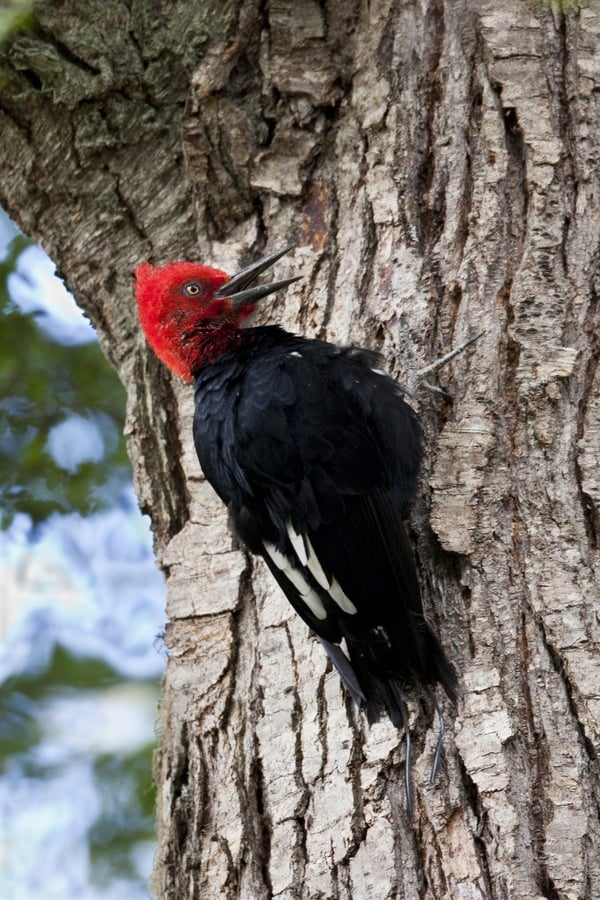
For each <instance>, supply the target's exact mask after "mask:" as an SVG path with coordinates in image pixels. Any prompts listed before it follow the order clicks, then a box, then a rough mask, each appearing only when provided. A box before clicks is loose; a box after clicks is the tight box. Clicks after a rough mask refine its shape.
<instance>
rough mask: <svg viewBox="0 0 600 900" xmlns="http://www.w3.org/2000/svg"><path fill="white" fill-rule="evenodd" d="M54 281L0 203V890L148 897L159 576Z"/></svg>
mask: <svg viewBox="0 0 600 900" xmlns="http://www.w3.org/2000/svg"><path fill="white" fill-rule="evenodd" d="M1 22H2V20H1V18H0V25H1ZM0 39H1V35H0ZM15 235H16V236H15ZM53 273H54V266H53V264H52V263H51V261H50V260H48V258H47V257H46V256H45V254H44V253H43V252H42V251H41V250H40V249H39V248H37V247H35V245H33V244H32V243H31V242H30V241H29V240H27V239H26V238H24V237H23V236H21V235H18V234H17V233H16V229H15V228H14V226H13V225H12V224H11V223H10V221H9V220H8V219H7V217H6V216H5V215H4V214H3V212H2V210H0V525H1V526H2V528H1V529H0V585H1V589H2V590H1V595H0V598H1V606H0V723H1V725H0V823H1V827H0V868H1V869H2V876H1V878H0V896H1V897H2V898H4V896H6V897H7V898H8V897H9V896H10V897H11V898H12V897H15V898H18V900H75V898H76V900H100V898H102V900H104V898H109V900H142V898H144V897H147V896H148V879H149V875H150V870H151V865H152V858H153V854H154V852H155V834H154V815H153V811H154V797H155V788H154V784H153V780H152V755H153V752H154V749H155V746H156V740H155V729H156V721H157V707H158V699H159V692H160V684H159V678H160V674H161V672H162V669H163V666H164V656H163V655H162V654H161V651H160V640H158V641H157V635H159V634H160V633H161V631H162V628H163V627H164V582H163V579H162V576H161V574H160V572H159V571H158V570H157V569H156V566H155V564H154V558H153V554H152V543H151V534H150V530H149V522H148V520H147V519H146V518H145V517H142V516H141V514H140V512H139V510H138V508H137V503H136V500H135V496H134V493H133V487H132V484H131V469H130V465H129V462H128V459H127V456H126V453H125V442H124V439H123V434H122V432H123V420H124V410H125V393H124V390H123V388H122V386H121V384H120V382H119V380H118V378H117V376H116V374H115V372H114V370H113V369H112V368H111V367H110V365H109V364H108V362H107V360H106V359H105V358H104V356H103V355H102V352H101V351H100V348H99V346H98V343H97V341H96V339H95V335H94V332H93V330H92V329H91V327H90V325H89V323H87V322H86V321H85V319H84V318H83V316H82V314H81V313H80V312H79V311H78V310H77V309H76V307H75V305H74V303H73V300H72V298H71V297H70V295H69V294H68V293H67V292H66V290H65V288H64V286H63V285H62V284H61V283H60V282H59V281H58V279H56V278H55V277H54V274H53Z"/></svg>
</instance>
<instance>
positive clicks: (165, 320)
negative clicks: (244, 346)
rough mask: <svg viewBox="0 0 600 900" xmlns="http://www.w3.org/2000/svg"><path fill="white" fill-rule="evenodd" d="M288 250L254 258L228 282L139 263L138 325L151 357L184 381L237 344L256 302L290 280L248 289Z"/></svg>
mask: <svg viewBox="0 0 600 900" xmlns="http://www.w3.org/2000/svg"><path fill="white" fill-rule="evenodd" d="M289 249H290V247H285V249H283V250H281V251H278V252H276V253H273V254H271V255H270V256H267V257H264V258H263V259H260V260H259V261H258V262H256V263H253V264H252V265H251V266H248V267H247V268H245V269H243V270H242V271H241V272H238V274H237V275H234V276H233V278H230V277H229V276H228V275H227V274H226V273H225V272H222V271H221V270H220V269H211V268H209V267H208V266H203V265H200V264H198V263H190V262H174V263H168V264H167V265H165V266H161V267H160V268H155V267H154V266H151V265H150V263H143V264H142V265H141V266H138V267H137V269H136V271H135V295H136V299H137V304H138V310H139V316H140V323H141V325H142V328H143V330H144V333H145V335H146V339H147V340H148V343H149V344H150V346H151V347H152V349H153V350H154V352H155V353H156V355H157V356H158V357H159V358H160V359H161V360H162V361H163V362H164V363H165V364H166V365H167V366H168V367H169V368H170V369H171V370H172V371H173V372H175V374H176V375H179V376H180V377H181V378H183V379H184V381H192V379H193V376H194V373H195V372H197V371H198V369H200V368H201V366H202V365H203V364H204V363H207V362H210V360H211V359H214V358H215V357H217V356H219V355H220V354H222V353H224V352H226V351H227V350H230V349H234V348H235V347H236V346H238V345H239V341H240V328H241V326H242V325H243V323H244V322H245V320H246V319H247V318H248V316H249V315H250V314H251V313H252V311H253V309H254V305H255V303H256V301H257V300H259V299H260V298H261V297H264V296H266V295H267V294H270V293H272V292H273V291H275V290H277V289H278V288H280V287H285V285H287V284H291V282H292V281H296V279H295V278H288V279H285V280H284V281H278V282H274V283H273V284H266V285H259V286H258V287H254V288H249V289H247V288H248V285H250V284H251V283H252V282H253V281H254V279H255V278H256V277H257V276H258V275H259V274H260V273H261V272H263V271H264V270H265V269H266V268H267V267H268V266H270V265H271V264H272V263H273V262H275V260H276V259H279V257H280V256H283V254H284V253H287V251H288V250H289Z"/></svg>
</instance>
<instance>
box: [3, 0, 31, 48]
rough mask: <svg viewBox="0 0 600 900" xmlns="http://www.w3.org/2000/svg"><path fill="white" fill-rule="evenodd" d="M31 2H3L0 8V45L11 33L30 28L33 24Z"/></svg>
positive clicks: (10, 0) (7, 0)
mask: <svg viewBox="0 0 600 900" xmlns="http://www.w3.org/2000/svg"><path fill="white" fill-rule="evenodd" d="M32 7H33V3H32V0H4V2H3V3H2V5H1V6H0V44H2V41H3V40H4V39H5V38H6V37H8V36H9V35H10V34H11V32H14V31H23V30H25V29H28V28H32V27H33V25H34V24H35V20H36V19H35V15H34V13H33V9H32Z"/></svg>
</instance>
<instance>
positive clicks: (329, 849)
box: [0, 0, 600, 900]
mask: <svg viewBox="0 0 600 900" xmlns="http://www.w3.org/2000/svg"><path fill="white" fill-rule="evenodd" d="M36 9H37V14H38V22H39V24H38V27H37V28H36V29H34V30H33V31H25V32H23V33H22V34H20V35H18V36H16V37H15V36H13V37H12V38H11V39H10V41H9V42H8V43H7V45H6V47H5V49H4V54H3V57H2V62H1V66H0V160H1V162H0V201H1V202H2V203H3V205H4V206H5V207H6V208H7V209H8V211H9V213H10V214H11V215H12V216H13V217H14V218H15V219H16V221H17V222H18V223H19V224H20V225H21V227H22V228H23V229H24V230H25V231H26V232H27V233H28V234H30V235H31V236H33V237H35V238H36V239H37V240H39V241H40V242H41V243H42V244H43V245H44V246H45V248H46V249H47V250H48V252H49V253H50V254H51V255H52V256H53V258H54V259H55V260H56V261H57V262H58V264H59V267H60V270H61V272H62V273H63V275H64V276H65V277H66V280H67V283H68V285H69V287H70V288H71V289H72V290H73V291H74V292H75V294H76V296H77V298H78V300H79V302H80V304H81V305H82V306H83V308H84V309H85V310H86V312H87V313H88V314H89V316H90V318H91V319H92V321H93V322H94V324H95V325H96V327H97V329H98V332H99V334H100V336H101V340H102V342H103V346H104V348H105V350H106V352H107V353H108V355H109V357H110V359H111V360H112V362H113V363H114V364H115V366H116V367H117V369H118V371H119V373H120V375H121V377H122V379H123V381H124V383H125V385H126V387H127V389H128V393H129V398H130V401H129V402H130V406H129V416H128V422H129V425H128V432H129V444H130V451H131V457H132V460H133V464H134V468H135V473H136V483H137V489H138V495H139V498H140V503H141V505H142V508H143V509H144V510H147V511H149V512H150V513H151V514H152V517H153V522H154V529H155V537H156V551H157V556H158V559H159V562H160V564H161V566H162V567H163V568H164V571H165V573H166V575H167V578H168V584H169V599H168V614H169V617H170V624H169V626H168V631H167V636H166V640H167V644H168V646H169V649H170V657H169V663H168V668H167V674H166V677H165V684H164V698H163V703H162V712H161V734H162V737H161V749H160V752H159V755H158V760H157V770H156V774H157V779H158V791H159V803H158V825H159V849H158V853H157V859H156V871H155V879H154V888H155V891H156V894H157V895H158V896H159V897H161V898H169V900H171V898H172V900H176V898H177V900H180V898H202V900H205V898H209V897H228V898H244V900H262V898H269V897H281V898H294V900H296V898H298V900H304V898H306V900H317V898H339V900H342V898H343V900H346V898H348V900H349V898H353V900H371V898H388V897H389V898H406V900H416V898H427V900H434V898H443V897H452V898H469V900H471V898H473V900H475V898H494V900H500V898H517V900H534V898H535V900H538V898H542V897H545V898H551V900H559V898H560V900H575V898H577V900H580V898H581V900H583V898H585V900H593V898H595V897H598V896H600V817H599V809H600V778H599V768H598V750H599V745H600V739H599V729H600V662H599V656H598V644H599V640H600V633H599V632H600V621H599V619H600V617H599V608H600V601H599V591H598V533H599V527H600V519H599V507H600V476H599V474H598V473H599V471H600V466H599V459H598V457H599V449H598V448H599V444H600V376H599V372H598V358H599V346H598V345H599V339H598V333H599V332H598V324H599V323H598V303H597V296H598V289H599V285H598V258H599V246H600V244H599V238H600V179H599V172H600V9H599V7H598V5H597V4H596V3H590V4H588V5H583V6H582V7H581V8H578V7H577V6H573V7H572V8H571V9H570V11H567V12H565V11H563V10H562V8H561V6H560V4H558V3H554V4H533V3H526V2H521V0H496V2H491V0H490V2H485V0H479V2H467V0H430V2H426V0H422V2H401V0H373V2H371V3H359V2H354V0H339V2H336V3H330V4H323V5H322V4H319V3H318V2H316V0H299V2H296V3H287V2H283V0H271V2H270V3H269V4H262V3H259V2H255V0H238V2H226V3H223V2H221V3H214V2H204V3H201V4H196V3H193V2H191V0H179V2H176V3H168V4H167V3H159V2H150V3H136V2H134V3H131V4H126V3H123V2H114V0H107V2H105V3H102V4H99V3H91V2H90V0H78V2H68V3H59V2H57V0H55V2H43V3H40V4H38V6H37V7H36ZM288 240H296V241H297V243H298V246H297V248H296V250H295V252H294V253H293V254H292V255H291V256H290V257H289V258H288V259H287V260H282V261H281V262H280V263H279V264H278V267H277V275H278V276H279V277H282V278H283V277H286V276H287V275H288V274H302V275H303V276H304V277H303V280H302V281H301V282H298V283H297V284H296V285H294V286H293V287H292V288H290V289H289V290H288V291H287V292H286V293H285V295H282V296H281V297H279V298H278V299H276V300H274V301H273V303H269V305H268V307H266V308H265V309H264V311H263V313H262V317H263V319H262V320H263V321H278V322H280V323H281V324H282V325H283V326H284V327H287V328H289V329H290V330H293V331H300V332H302V333H304V334H307V335H313V336H318V337H327V338H328V339H330V340H333V341H336V342H339V343H349V342H351V343H355V344H359V345H364V346H368V347H371V348H376V349H379V350H381V351H382V352H383V354H384V355H385V357H386V360H387V363H388V366H389V369H390V371H391V372H392V373H393V374H394V375H395V376H396V377H397V378H398V380H399V381H400V382H402V383H406V381H407V380H408V378H409V377H410V375H411V373H412V372H414V371H415V370H416V369H417V368H419V367H420V366H422V365H425V364H427V363H428V362H430V361H431V360H432V359H433V358H434V357H435V356H437V355H440V354H441V353H443V352H445V351H447V350H448V349H450V347H451V346H453V345H455V344H457V343H459V342H460V341H461V340H464V339H465V338H466V337H468V336H469V335H470V334H472V333H474V332H477V331H479V330H481V329H485V334H484V336H483V337H482V338H481V339H480V341H479V342H478V343H477V344H476V345H475V346H474V347H473V348H472V349H471V350H469V351H467V352H466V353H464V354H463V355H461V356H459V357H458V358H457V359H456V360H455V361H453V363H452V364H450V365H449V366H448V368H447V369H445V370H444V371H443V372H442V373H441V374H440V383H441V385H442V386H443V387H444V389H445V390H446V391H447V392H448V394H449V395H450V397H449V398H443V397H439V396H431V395H429V394H427V393H421V394H419V395H418V396H417V397H416V398H415V399H414V405H415V408H417V410H418V412H419V413H420V415H421V418H422V421H423V424H424V427H425V430H426V434H427V446H428V454H427V459H426V463H425V466H424V472H423V478H422V485H421V491H420V496H419V501H418V503H417V505H416V508H415V511H414V516H413V520H412V536H413V539H414V543H415V550H416V553H417V559H418V566H419V572H420V578H421V583H422V585H423V589H424V595H425V602H426V606H427V610H428V615H429V617H430V619H431V621H432V623H433V624H434V625H435V627H436V629H437V630H438V631H439V633H440V634H441V635H442V639H443V643H444V646H445V647H446V650H447V652H448V654H449V656H450V658H451V659H452V660H453V661H454V663H455V665H456V666H457V668H458V670H459V672H460V674H461V697H460V702H459V705H458V709H457V711H456V714H454V713H453V711H452V710H451V709H450V708H449V706H448V704H446V705H443V709H444V716H445V720H446V726H447V731H446V738H445V747H446V765H445V766H444V769H443V772H442V774H441V777H440V778H439V781H438V783H437V784H436V785H435V786H429V785H428V771H429V765H430V762H431V755H432V751H433V748H434V746H435V739H436V728H437V723H436V721H435V717H434V715H433V707H432V705H431V703H430V702H427V701H423V700H422V699H421V698H419V697H415V698H414V700H413V702H412V704H411V728H412V732H413V737H414V743H415V755H416V761H415V766H414V773H413V777H414V784H415V791H416V811H415V815H414V817H413V821H412V822H410V821H409V819H408V817H407V815H406V812H405V807H404V795H403V758H404V747H403V743H402V736H401V735H399V734H398V733H397V732H396V731H395V730H394V729H393V727H392V726H391V725H390V724H388V723H380V724H378V725H377V726H374V727H373V728H371V729H370V730H369V729H367V727H366V723H365V722H364V721H363V719H362V718H361V716H360V715H358V714H357V712H356V711H355V709H353V707H352V704H351V703H350V702H349V700H348V699H347V697H345V695H344V694H343V691H342V689H341V687H340V684H339V679H338V677H337V675H336V674H335V673H334V672H332V671H331V669H330V667H329V666H328V665H327V662H326V658H325V655H324V654H323V652H322V648H321V647H320V645H319V644H318V643H317V642H316V641H315V640H313V639H311V638H309V637H308V634H307V630H306V628H305V626H304V625H303V624H302V622H300V621H299V620H298V618H297V617H295V615H294V614H293V612H292V611H291V609H290V608H289V607H288V606H287V604H286V601H285V600H284V598H283V597H282V596H281V595H280V593H279V592H278V591H277V590H276V589H275V588H274V586H273V584H272V582H271V580H270V578H269V576H268V574H267V572H266V570H265V569H264V567H263V565H262V563H260V562H258V561H256V560H253V559H251V558H249V557H248V556H247V555H246V554H245V553H244V552H243V551H241V550H240V549H239V547H237V546H236V545H235V543H234V542H233V540H232V538H231V535H230V533H229V531H228V529H227V522H226V514H225V512H224V510H223V509H222V508H221V506H220V503H219V501H218V500H217V498H216V496H215V495H214V494H213V492H212V490H211V488H210V487H209V486H208V485H207V484H206V482H205V481H204V480H203V478H202V475H201V472H200V470H199V466H198V463H197V460H196V458H195V454H194V450H193V446H192V444H191V415H192V394H191V390H190V389H189V387H186V386H183V385H180V384H177V383H175V381H174V380H173V379H171V377H170V376H169V375H167V374H166V373H165V371H164V370H163V369H162V367H161V366H160V365H159V363H158V362H157V361H155V360H154V358H153V357H152V355H151V353H150V352H149V351H148V350H147V349H146V348H145V347H144V343H143V340H142V338H141V336H140V333H139V327H138V325H137V321H136V313H135V306H134V301H133V296H132V291H131V273H132V270H133V268H134V266H135V265H136V264H138V263H139V262H141V261H143V260H145V259H152V260H153V261H155V262H159V261H163V260H166V259H174V258H179V259H182V258H190V259H199V260H202V261H204V262H208V263H211V262H212V263H214V264H215V265H217V266H218V267H219V268H223V269H225V270H229V271H234V270H235V269H236V267H237V266H238V265H239V264H240V263H243V262H247V261H249V260H250V259H251V258H254V257H255V256H256V255H258V253H260V252H262V251H263V249H265V248H268V249H271V248H276V247H277V246H280V245H282V244H284V243H286V242H287V241H288ZM115 602H118V598H115Z"/></svg>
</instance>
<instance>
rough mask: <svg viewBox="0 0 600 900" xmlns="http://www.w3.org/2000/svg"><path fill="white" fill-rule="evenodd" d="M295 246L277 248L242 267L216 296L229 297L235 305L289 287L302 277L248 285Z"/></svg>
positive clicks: (259, 298) (252, 301) (255, 299)
mask: <svg viewBox="0 0 600 900" xmlns="http://www.w3.org/2000/svg"><path fill="white" fill-rule="evenodd" d="M293 247H294V244H288V245H287V246H286V247H284V248H283V249H282V250H276V251H275V253H270V254H269V255H268V256H263V257H262V259H259V260H257V261H256V262H253V263H252V264H251V265H249V266H246V268H245V269H242V270H241V271H240V272H238V273H237V274H236V275H234V276H233V277H232V278H230V279H229V281H226V282H225V284H222V285H221V287H220V288H219V290H218V291H217V292H216V294H215V298H223V297H228V298H229V299H230V300H231V302H232V303H233V304H234V306H240V305H242V304H246V303H256V301H257V300H261V299H262V298H263V297H266V296H267V294H272V293H273V292H274V291H278V290H280V288H284V287H287V286H288V284H293V282H294V281H298V280H299V278H300V276H299V275H297V276H296V277H295V278H284V279H283V281H272V282H271V283H270V284H259V285H256V287H251V288H249V287H248V285H249V284H252V282H253V281H254V279H255V278H258V276H259V275H260V274H261V273H262V272H264V271H265V269H268V268H269V266H272V265H273V263H274V262H277V260H278V259H280V258H281V257H282V256H283V255H284V254H285V253H289V251H290V250H292V249H293Z"/></svg>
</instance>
